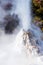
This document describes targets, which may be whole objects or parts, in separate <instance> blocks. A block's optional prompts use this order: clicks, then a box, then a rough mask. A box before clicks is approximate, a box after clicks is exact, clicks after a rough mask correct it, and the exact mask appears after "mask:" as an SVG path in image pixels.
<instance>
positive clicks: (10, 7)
mask: <svg viewBox="0 0 43 65" xmlns="http://www.w3.org/2000/svg"><path fill="white" fill-rule="evenodd" d="M12 7H13V5H12V4H11V3H7V4H5V5H4V6H3V9H4V10H6V11H8V10H11V9H12Z"/></svg>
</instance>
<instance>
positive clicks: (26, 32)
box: [16, 0, 40, 54]
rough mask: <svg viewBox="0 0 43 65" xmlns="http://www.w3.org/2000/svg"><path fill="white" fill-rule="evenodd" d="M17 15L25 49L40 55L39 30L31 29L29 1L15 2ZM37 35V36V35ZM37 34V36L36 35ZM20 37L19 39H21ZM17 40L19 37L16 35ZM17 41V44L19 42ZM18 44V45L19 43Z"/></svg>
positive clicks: (19, 0)
mask: <svg viewBox="0 0 43 65" xmlns="http://www.w3.org/2000/svg"><path fill="white" fill-rule="evenodd" d="M17 13H18V14H19V17H20V20H21V23H22V29H23V30H22V32H21V33H20V35H21V34H22V36H21V37H22V38H23V40H22V39H21V40H22V41H23V42H22V43H24V44H25V47H26V48H27V49H28V52H29V51H31V52H32V51H34V52H35V54H37V53H40V46H39V44H40V43H39V40H40V36H39V34H40V30H39V29H38V28H37V27H34V25H33V27H34V28H36V29H37V31H36V29H34V28H33V29H32V27H31V21H32V17H31V1H30V0H18V1H17ZM38 33H39V34H38ZM36 34H37V35H36ZM21 37H20V38H21ZM18 38H19V35H17V38H16V40H17V39H18ZM21 40H19V42H20V41H21ZM19 42H18V43H19Z"/></svg>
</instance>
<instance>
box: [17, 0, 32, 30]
mask: <svg viewBox="0 0 43 65" xmlns="http://www.w3.org/2000/svg"><path fill="white" fill-rule="evenodd" d="M30 9H31V8H30V0H18V4H17V11H18V13H19V16H20V19H21V22H22V26H23V29H24V30H25V31H27V30H28V29H30V27H31V10H30Z"/></svg>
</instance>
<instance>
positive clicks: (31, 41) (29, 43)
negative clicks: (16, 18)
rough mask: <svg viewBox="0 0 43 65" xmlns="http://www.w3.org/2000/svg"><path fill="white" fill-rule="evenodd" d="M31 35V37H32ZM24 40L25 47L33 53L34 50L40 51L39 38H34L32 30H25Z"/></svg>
mask: <svg viewBox="0 0 43 65" xmlns="http://www.w3.org/2000/svg"><path fill="white" fill-rule="evenodd" d="M30 35H31V37H30ZM23 42H24V45H25V47H26V48H27V49H28V50H29V51H30V52H31V53H32V52H33V51H35V52H36V53H40V50H39V43H38V40H36V39H35V38H34V36H33V35H32V32H31V33H30V31H28V32H26V31H24V34H23Z"/></svg>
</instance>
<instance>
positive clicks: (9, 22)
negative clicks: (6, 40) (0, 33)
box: [4, 14, 19, 33]
mask: <svg viewBox="0 0 43 65" xmlns="http://www.w3.org/2000/svg"><path fill="white" fill-rule="evenodd" d="M4 20H5V23H6V25H5V33H12V32H13V30H14V29H15V28H16V27H17V26H18V25H19V18H18V15H16V14H14V15H7V16H5V18H4Z"/></svg>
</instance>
